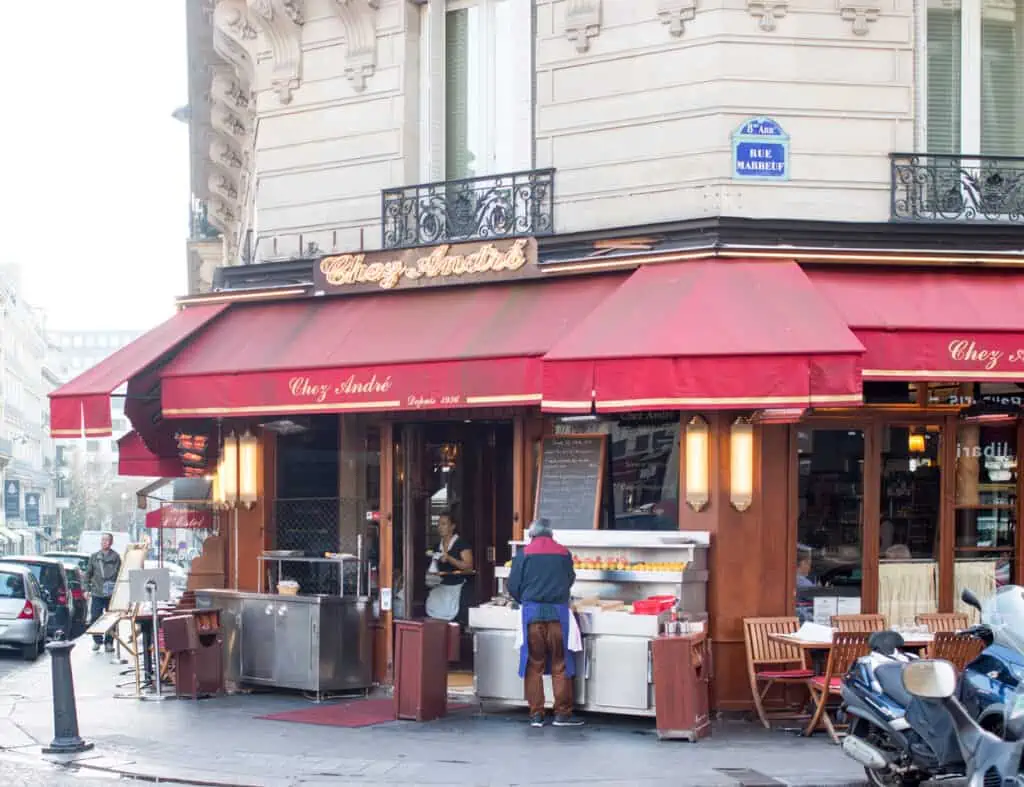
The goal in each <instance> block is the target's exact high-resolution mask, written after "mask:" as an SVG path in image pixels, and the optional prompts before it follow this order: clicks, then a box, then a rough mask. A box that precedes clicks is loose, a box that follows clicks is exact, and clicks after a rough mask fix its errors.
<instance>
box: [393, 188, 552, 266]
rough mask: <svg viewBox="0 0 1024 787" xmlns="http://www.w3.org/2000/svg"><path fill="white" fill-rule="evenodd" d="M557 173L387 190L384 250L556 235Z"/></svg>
mask: <svg viewBox="0 0 1024 787" xmlns="http://www.w3.org/2000/svg"><path fill="white" fill-rule="evenodd" d="M554 179H555V171H554V170H553V169H538V170H531V171H528V172H512V173H508V174H504V175H489V176H487V177H481V178H466V179H464V180H447V181H441V182H438V183H421V184H419V185H416V186H403V187H401V188H396V189H385V190H384V191H383V192H382V193H381V220H382V224H383V227H382V234H383V237H382V244H383V246H384V248H385V249H401V248H408V247H413V246H431V245H434V244H438V243H460V242H463V241H474V240H496V239H499V238H515V237H522V236H527V235H550V234H551V233H552V232H554V226H555V221H554Z"/></svg>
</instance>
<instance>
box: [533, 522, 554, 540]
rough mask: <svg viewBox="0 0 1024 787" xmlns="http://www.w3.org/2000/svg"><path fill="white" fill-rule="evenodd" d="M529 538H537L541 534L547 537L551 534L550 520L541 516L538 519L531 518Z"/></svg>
mask: <svg viewBox="0 0 1024 787" xmlns="http://www.w3.org/2000/svg"><path fill="white" fill-rule="evenodd" d="M529 532H530V538H539V537H541V536H548V537H549V538H550V537H551V536H552V535H553V533H552V531H551V522H550V521H548V520H547V519H545V518H544V517H541V518H540V519H535V520H533V523H532V524H531V525H530V531H529Z"/></svg>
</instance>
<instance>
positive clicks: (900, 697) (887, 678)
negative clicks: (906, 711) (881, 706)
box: [875, 663, 914, 708]
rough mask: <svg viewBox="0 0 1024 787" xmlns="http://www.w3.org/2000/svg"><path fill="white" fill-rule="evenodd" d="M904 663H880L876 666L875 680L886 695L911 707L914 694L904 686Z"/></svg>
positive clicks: (904, 705)
mask: <svg viewBox="0 0 1024 787" xmlns="http://www.w3.org/2000/svg"><path fill="white" fill-rule="evenodd" d="M904 666H906V665H904V664H897V663H893V664H880V665H879V666H877V667H875V680H877V681H878V685H879V686H881V687H882V691H883V692H885V694H886V696H887V697H889V698H890V699H892V700H895V701H896V702H897V703H899V704H900V705H902V706H903V707H904V708H906V707H909V706H910V703H911V701H912V700H913V699H914V698H913V696H912V695H911V694H910V692H909V691H907V690H906V689H905V688H903V667H904Z"/></svg>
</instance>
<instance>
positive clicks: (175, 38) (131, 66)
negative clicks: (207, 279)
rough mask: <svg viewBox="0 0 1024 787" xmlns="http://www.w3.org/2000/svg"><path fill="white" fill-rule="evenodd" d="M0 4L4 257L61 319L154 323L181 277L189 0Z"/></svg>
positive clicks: (68, 323)
mask: <svg viewBox="0 0 1024 787" xmlns="http://www.w3.org/2000/svg"><path fill="white" fill-rule="evenodd" d="M3 5H4V9H3V17H2V18H3V22H2V25H3V28H4V31H5V33H6V34H5V35H4V43H3V46H2V47H0V73H3V74H4V75H5V77H6V78H5V79H4V83H5V84H4V99H3V104H2V105H0V106H2V107H3V109H0V113H2V124H0V180H2V183H3V188H2V189H0V230H2V231H0V239H2V245H0V264H5V265H6V264H10V263H18V264H20V266H21V269H22V291H23V293H24V297H26V298H27V299H28V300H29V301H31V302H32V303H33V304H34V305H38V306H41V307H43V308H45V309H46V311H47V315H48V321H49V324H50V325H51V326H52V327H54V328H132V329H135V328H149V327H151V326H153V325H155V324H156V323H158V322H160V321H161V320H163V319H165V318H166V317H168V316H170V315H171V314H172V313H173V302H174V296H175V295H181V294H184V292H185V289H186V270H185V238H186V235H187V234H188V204H189V175H188V128H187V126H186V125H185V124H183V123H180V122H178V121H176V120H174V119H173V118H172V117H171V113H172V112H173V111H174V109H175V108H177V107H179V106H181V105H183V104H186V103H188V93H187V75H186V67H187V64H186V41H185V3H184V2H182V1H181V0H141V1H140V0H105V2H100V3H98V2H82V0H49V1H48V2H46V3H40V2H38V1H37V0H34V1H33V2H25V3H18V2H13V0H6V1H5V2H4V3H3ZM44 7H45V11H46V13H45V14H43V13H42V10H43V8H44ZM44 17H45V18H44Z"/></svg>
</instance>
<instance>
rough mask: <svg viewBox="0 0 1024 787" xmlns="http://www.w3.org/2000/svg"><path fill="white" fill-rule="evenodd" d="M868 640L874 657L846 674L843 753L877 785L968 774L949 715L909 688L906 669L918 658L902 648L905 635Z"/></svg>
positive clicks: (904, 786) (904, 785)
mask: <svg viewBox="0 0 1024 787" xmlns="http://www.w3.org/2000/svg"><path fill="white" fill-rule="evenodd" d="M868 643H869V645H870V646H871V653H870V655H868V656H865V657H864V658H861V659H858V660H857V661H856V662H855V663H854V665H853V667H852V668H851V669H850V671H849V672H848V673H847V675H846V676H845V677H844V678H843V684H842V695H843V707H844V710H845V711H846V714H847V716H849V719H850V729H849V732H848V734H847V735H846V737H845V738H844V739H843V743H842V748H843V753H844V754H846V756H848V757H850V758H851V759H853V760H855V761H856V762H859V763H860V764H861V765H863V766H864V772H865V774H866V776H867V780H868V783H869V784H871V785H874V787H909V786H911V785H918V784H920V783H921V782H923V781H926V780H927V779H932V778H935V777H936V776H962V775H963V774H964V773H965V769H966V766H965V764H964V760H963V757H962V756H961V754H960V749H959V747H958V746H957V742H956V739H955V736H954V734H953V730H952V727H951V726H950V724H949V722H948V720H947V718H946V714H945V713H944V712H943V711H942V710H941V708H935V707H933V706H929V705H928V704H927V703H924V702H922V701H920V700H918V699H916V698H915V697H913V696H912V695H911V694H910V693H908V692H907V690H906V689H905V688H904V686H903V680H902V675H903V672H904V669H905V668H906V667H907V666H908V665H909V664H912V663H913V662H914V661H916V658H915V657H913V656H908V655H907V654H904V653H902V652H901V651H900V648H901V647H903V644H904V642H903V637H902V636H900V635H899V634H898V633H896V632H894V631H880V632H876V633H874V634H872V635H871V638H870V639H869V640H868Z"/></svg>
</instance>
